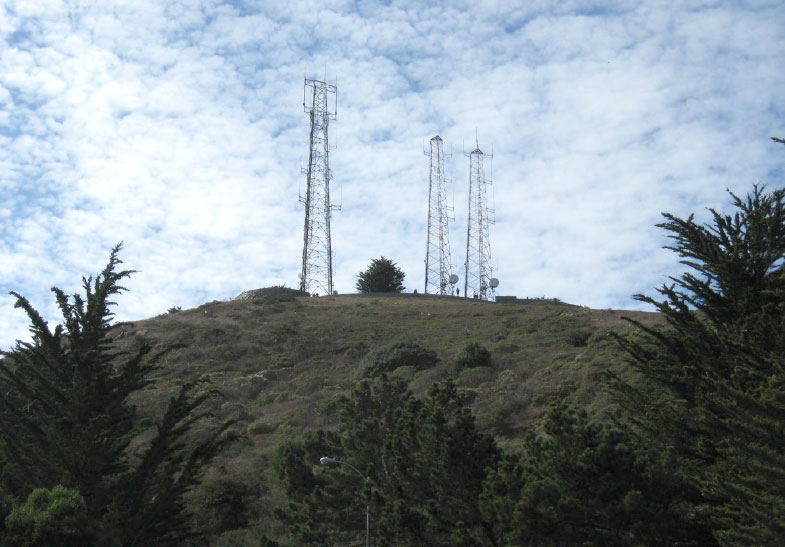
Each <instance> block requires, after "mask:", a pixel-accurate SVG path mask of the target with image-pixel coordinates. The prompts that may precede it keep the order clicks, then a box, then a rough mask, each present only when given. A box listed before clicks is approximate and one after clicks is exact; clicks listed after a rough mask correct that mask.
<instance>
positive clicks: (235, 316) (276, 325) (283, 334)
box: [116, 295, 660, 545]
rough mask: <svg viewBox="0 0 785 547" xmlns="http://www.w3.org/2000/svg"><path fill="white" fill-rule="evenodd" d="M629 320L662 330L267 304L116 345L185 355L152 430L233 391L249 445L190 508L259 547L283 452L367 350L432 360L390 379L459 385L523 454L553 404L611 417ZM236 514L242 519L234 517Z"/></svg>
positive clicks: (573, 314) (365, 305)
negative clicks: (174, 402)
mask: <svg viewBox="0 0 785 547" xmlns="http://www.w3.org/2000/svg"><path fill="white" fill-rule="evenodd" d="M622 316H627V317H632V318H635V319H637V320H639V321H642V322H644V323H653V322H657V321H660V317H659V315H657V314H653V313H644V312H620V311H613V310H607V311H606V310H590V309H587V308H581V307H577V306H571V305H567V304H563V303H559V302H554V301H550V300H534V301H525V302H523V303H517V304H493V303H487V302H480V301H476V300H471V299H463V298H451V297H431V296H425V295H421V296H412V295H400V296H360V295H346V296H335V297H320V298H303V297H297V298H295V297H292V296H266V297H258V298H250V299H242V300H234V301H230V302H212V303H208V304H205V305H203V306H200V307H199V308H196V309H193V310H184V311H179V312H176V313H170V314H167V315H163V316H159V317H156V318H153V319H149V320H146V321H139V322H136V323H134V324H129V323H121V324H118V325H117V326H116V333H117V334H116V338H117V340H118V344H119V345H120V346H121V347H131V346H133V345H135V344H138V343H140V342H141V340H143V339H144V340H148V341H151V342H153V343H155V344H156V345H158V346H159V347H160V346H166V345H179V344H182V345H183V347H180V348H178V349H175V350H173V351H172V352H170V353H169V354H168V355H167V356H166V357H165V359H164V360H163V367H162V369H161V371H160V373H159V378H158V380H159V381H158V382H156V383H155V384H154V385H153V386H150V387H148V388H147V389H146V390H145V391H144V392H143V393H142V394H140V396H139V397H138V400H137V404H138V405H139V408H140V409H141V410H142V411H143V412H145V413H147V414H149V415H150V416H151V417H152V416H155V415H157V414H159V413H160V412H161V411H162V409H163V405H164V403H165V402H166V401H167V400H168V397H169V396H170V395H172V394H173V393H174V390H175V388H176V387H175V386H176V385H177V384H179V383H181V382H182V381H184V380H188V379H192V378H195V377H199V376H204V375H207V376H209V377H210V378H211V380H212V381H213V382H214V383H215V384H216V386H217V387H218V388H219V389H221V390H222V391H223V393H224V395H225V400H224V402H223V404H222V406H221V407H220V408H215V409H214V410H215V413H216V415H217V416H219V417H226V416H231V417H233V418H235V419H237V420H238V425H239V427H241V428H242V429H243V430H244V431H245V432H246V433H247V437H246V439H245V440H243V441H242V442H240V443H238V444H237V445H235V446H234V447H233V449H232V450H230V453H229V454H227V455H225V456H224V457H222V458H221V460H220V461H219V462H217V463H216V464H215V465H214V466H213V468H212V469H211V471H210V472H209V473H208V476H207V480H206V482H205V485H204V486H203V488H202V489H200V490H199V491H197V492H194V503H195V504H197V506H198V507H199V508H200V509H199V511H200V515H201V518H203V519H205V522H206V524H207V527H208V528H209V529H211V530H212V531H213V532H214V533H215V534H217V535H219V534H223V535H222V539H220V540H217V541H216V542H215V543H214V544H216V545H223V544H226V545H230V544H231V545H239V544H248V545H251V544H255V542H256V541H258V539H256V538H257V536H256V535H254V533H252V532H248V531H247V528H248V527H252V526H255V527H257V528H259V529H261V528H262V527H263V528H265V529H268V530H269V528H270V526H271V525H270V523H271V522H272V519H271V514H272V510H273V509H274V508H275V506H276V505H277V504H280V503H282V502H283V495H282V493H280V492H279V491H278V490H277V487H276V486H277V485H276V481H275V478H274V476H273V473H272V468H271V456H272V454H273V453H274V450H275V447H276V446H277V445H278V444H279V443H280V442H281V441H282V440H285V439H288V438H292V437H293V436H296V435H298V434H300V433H302V432H303V431H306V430H313V429H317V428H324V427H329V426H330V424H331V420H332V418H331V401H332V400H333V399H334V397H335V395H337V394H338V393H341V392H344V391H346V390H347V389H348V388H349V387H350V386H351V385H352V384H353V383H354V382H355V381H356V380H357V369H358V364H359V362H360V360H361V358H362V357H363V356H364V355H366V354H367V353H368V352H369V351H370V350H372V349H374V348H377V347H379V346H383V345H385V344H390V343H393V342H400V341H406V342H415V343H417V344H420V345H421V346H423V347H425V348H427V349H430V350H433V351H435V352H436V354H437V356H438V358H439V361H438V363H437V364H436V365H435V366H433V367H431V368H428V369H426V370H420V371H417V370H415V369H414V368H413V367H408V366H403V367H400V368H398V369H397V370H395V371H394V372H393V375H394V376H397V377H400V378H403V379H405V380H407V381H408V382H409V385H410V387H411V389H412V390H413V391H414V392H415V393H417V394H423V393H424V392H425V391H426V390H427V388H428V387H429V386H430V385H431V384H432V383H433V382H435V381H439V380H442V379H444V378H446V377H450V376H451V377H453V378H456V380H457V383H458V385H459V386H460V387H461V389H462V390H464V392H465V393H466V395H467V397H468V398H469V400H470V401H471V407H472V409H473V411H474V413H475V415H476V416H477V423H478V426H479V427H480V428H481V429H483V430H486V431H490V432H492V433H493V434H494V435H495V436H496V437H497V439H498V441H499V442H500V443H501V444H502V445H505V446H509V447H514V445H515V444H516V441H517V440H518V439H520V438H521V435H522V432H524V431H525V430H526V429H527V428H530V427H536V424H537V421H538V419H539V418H540V417H541V416H542V415H543V413H544V411H545V409H546V408H547V407H548V406H549V405H550V404H552V403H554V402H556V401H559V400H564V399H568V400H571V401H573V402H575V403H577V404H579V405H582V406H586V407H588V408H589V409H590V410H592V411H598V410H600V409H601V408H603V407H604V406H605V405H606V404H607V400H606V396H605V395H604V393H603V391H602V390H601V389H600V388H599V386H598V384H597V382H596V378H595V375H596V373H597V372H599V371H601V370H604V369H606V368H611V369H614V370H616V371H623V369H624V364H623V356H622V355H621V352H620V350H619V349H618V347H617V345H616V344H615V342H614V341H613V340H612V339H611V337H610V333H611V332H619V333H624V332H629V331H630V330H631V327H630V326H629V325H628V324H627V323H626V322H624V321H623V320H622V319H621V317H622ZM469 342H478V343H480V344H481V345H483V346H484V347H486V348H487V349H488V350H489V351H490V353H491V358H492V363H491V366H486V367H476V368H468V369H463V370H460V369H459V367H458V366H457V365H456V363H455V360H456V357H457V356H458V355H459V354H460V353H461V351H462V349H463V347H464V346H465V345H466V344H467V343H469ZM227 503H228V504H229V505H231V504H232V503H234V504H235V505H236V508H235V509H233V510H229V509H227ZM222 512H226V514H225V515H222ZM238 512H239V513H240V514H238ZM233 527H236V528H237V530H235V531H231V529H232V528H233Z"/></svg>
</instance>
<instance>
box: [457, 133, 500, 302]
mask: <svg viewBox="0 0 785 547" xmlns="http://www.w3.org/2000/svg"><path fill="white" fill-rule="evenodd" d="M468 156H469V220H468V222H467V224H468V230H467V234H466V277H465V278H464V289H463V295H464V297H467V298H468V297H469V294H470V291H471V295H472V296H473V297H476V298H479V299H480V300H488V299H489V296H490V297H491V298H493V288H494V287H492V284H491V280H492V279H493V268H492V267H491V240H490V236H489V226H490V225H491V224H493V220H492V219H491V215H492V214H493V211H492V210H490V209H489V208H488V200H487V187H488V185H489V184H491V181H490V180H486V178H485V170H484V167H483V159H484V157H486V156H485V155H484V154H483V153H482V150H480V145H479V143H477V147H476V148H475V149H474V150H473V151H472V152H471V153H470V154H468ZM487 157H489V158H492V157H493V155H490V154H489V155H488V156H487Z"/></svg>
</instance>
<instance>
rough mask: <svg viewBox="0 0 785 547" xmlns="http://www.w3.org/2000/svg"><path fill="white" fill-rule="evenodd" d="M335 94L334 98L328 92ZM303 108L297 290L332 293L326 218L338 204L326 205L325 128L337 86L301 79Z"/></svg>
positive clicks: (327, 149)
mask: <svg viewBox="0 0 785 547" xmlns="http://www.w3.org/2000/svg"><path fill="white" fill-rule="evenodd" d="M330 94H333V95H334V96H335V101H334V102H332V101H330V99H329V95H330ZM303 108H304V109H305V112H308V114H309V115H310V117H311V140H310V153H309V158H308V167H307V168H303V173H304V174H305V175H306V176H307V186H306V193H305V196H302V195H301V196H300V202H301V203H304V204H305V227H304V228H303V270H302V273H300V290H301V291H307V292H309V293H311V294H332V293H333V251H332V241H331V240H330V218H331V217H332V212H333V211H334V210H336V209H339V207H336V206H334V205H332V204H330V179H331V178H332V177H331V175H330V160H329V152H330V147H329V141H328V139H327V128H328V126H329V124H330V120H331V119H333V120H334V119H335V118H336V114H337V109H338V88H337V87H336V86H334V85H331V84H328V83H326V82H322V81H320V80H309V79H307V78H306V79H305V85H304V87H303Z"/></svg>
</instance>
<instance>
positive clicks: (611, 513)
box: [481, 405, 710, 547]
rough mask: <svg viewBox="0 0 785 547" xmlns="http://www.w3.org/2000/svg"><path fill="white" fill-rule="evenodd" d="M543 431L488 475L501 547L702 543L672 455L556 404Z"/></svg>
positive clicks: (703, 533)
mask: <svg viewBox="0 0 785 547" xmlns="http://www.w3.org/2000/svg"><path fill="white" fill-rule="evenodd" d="M543 430H544V434H540V435H537V434H534V433H530V434H529V435H528V436H527V437H526V440H525V442H524V445H523V451H522V453H521V454H520V456H518V457H516V456H513V455H508V456H507V457H506V458H505V460H504V461H503V462H502V463H501V464H500V465H499V466H498V467H497V469H495V470H494V471H493V472H490V473H489V475H488V479H487V480H486V483H485V490H484V492H483V495H482V497H481V502H482V503H481V507H482V511H483V514H484V516H485V518H486V520H487V521H488V522H491V523H493V526H494V533H495V535H496V536H497V537H498V538H499V539H498V542H497V545H504V546H510V547H512V546H514V545H543V546H548V545H553V546H557V545H587V546H588V545H596V546H613V545H618V546H622V545H704V544H705V539H706V538H707V537H708V538H709V539H710V536H708V535H707V530H706V528H705V527H704V528H702V529H701V528H697V527H694V526H690V525H688V523H689V519H688V518H687V514H688V513H687V511H688V510H689V509H690V508H689V507H687V506H685V505H684V504H683V503H682V501H681V499H682V498H681V493H680V488H681V484H680V483H679V482H678V481H676V480H674V479H673V473H672V465H673V462H672V461H671V459H670V458H668V457H667V455H666V457H663V458H661V459H653V458H652V457H651V455H650V454H649V453H648V451H647V450H646V448H645V447H644V446H642V445H640V444H639V443H637V441H636V439H634V438H633V437H632V436H630V435H628V434H627V433H626V432H624V431H623V430H622V429H620V428H617V427H615V426H612V425H608V424H598V423H590V422H589V420H588V417H587V414H586V412H585V411H575V410H573V409H571V408H569V407H567V406H564V405H557V406H555V407H554V408H552V409H551V410H550V411H549V412H548V413H547V415H546V418H545V421H544V423H543Z"/></svg>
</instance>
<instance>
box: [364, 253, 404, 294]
mask: <svg viewBox="0 0 785 547" xmlns="http://www.w3.org/2000/svg"><path fill="white" fill-rule="evenodd" d="M405 277H406V275H405V274H404V273H403V272H402V271H401V270H400V268H398V266H396V264H395V262H393V261H392V260H390V259H389V258H385V257H381V258H374V259H373V260H371V263H370V265H369V266H368V269H366V270H365V271H363V272H360V273H359V274H357V291H358V292H366V293H369V292H403V289H404V286H403V279H404V278H405Z"/></svg>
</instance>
